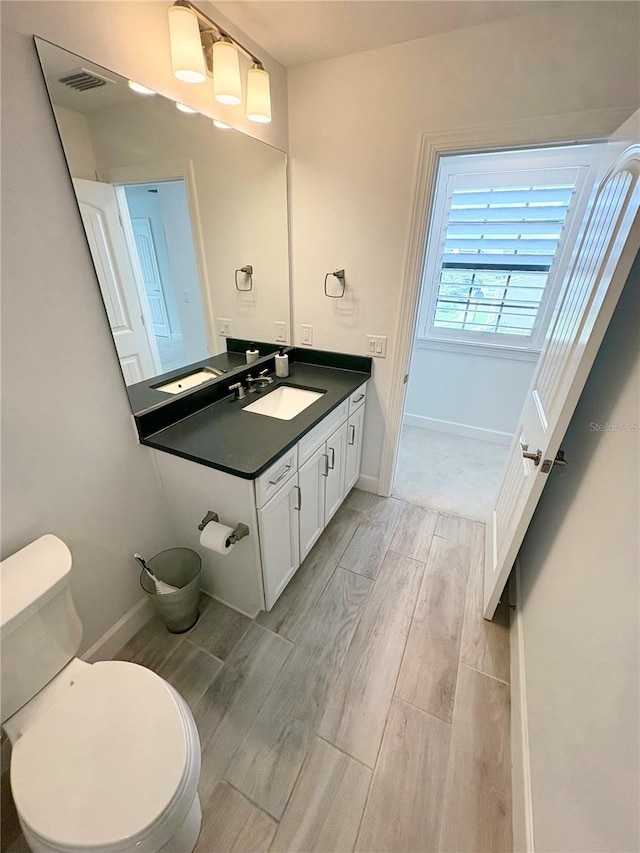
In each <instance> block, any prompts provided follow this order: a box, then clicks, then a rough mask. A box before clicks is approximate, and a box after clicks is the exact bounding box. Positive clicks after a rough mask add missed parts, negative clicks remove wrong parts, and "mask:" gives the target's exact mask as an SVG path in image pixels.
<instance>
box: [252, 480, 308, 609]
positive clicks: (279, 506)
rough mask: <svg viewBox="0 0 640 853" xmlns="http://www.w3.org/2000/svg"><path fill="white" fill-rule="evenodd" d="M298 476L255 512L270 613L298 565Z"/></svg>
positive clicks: (265, 594)
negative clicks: (256, 513) (258, 527)
mask: <svg viewBox="0 0 640 853" xmlns="http://www.w3.org/2000/svg"><path fill="white" fill-rule="evenodd" d="M299 500H300V489H299V486H298V475H297V474H293V476H291V477H290V478H289V480H288V481H286V482H285V484H284V485H283V486H282V488H281V489H280V491H279V492H278V493H277V494H276V495H274V496H273V497H272V498H271V500H269V501H267V503H266V504H265V505H264V506H263V507H261V508H260V509H259V510H258V524H259V526H260V553H261V557H262V577H263V583H264V598H265V606H266V609H267V610H270V609H271V608H272V607H273V605H274V603H275V602H276V601H277V599H278V596H279V595H280V593H281V592H282V590H283V589H284V588H285V586H286V585H287V584H288V583H289V581H290V580H291V578H292V577H293V575H294V574H295V573H296V571H297V569H298V566H299V565H300V544H299V543H300V536H299V532H298V506H299Z"/></svg>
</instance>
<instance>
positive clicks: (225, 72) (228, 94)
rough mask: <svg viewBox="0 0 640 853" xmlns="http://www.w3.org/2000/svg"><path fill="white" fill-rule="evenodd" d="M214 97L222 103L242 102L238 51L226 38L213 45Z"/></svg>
mask: <svg viewBox="0 0 640 853" xmlns="http://www.w3.org/2000/svg"><path fill="white" fill-rule="evenodd" d="M213 97H214V98H215V99H216V101H218V102H219V103H221V104H230V105H231V106H235V105H237V104H240V103H242V83H241V82H240V63H239V61H238V51H237V50H236V48H235V47H234V45H233V44H231V42H230V41H227V40H226V39H220V40H219V41H217V42H215V43H214V45H213Z"/></svg>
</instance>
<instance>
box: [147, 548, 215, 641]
mask: <svg viewBox="0 0 640 853" xmlns="http://www.w3.org/2000/svg"><path fill="white" fill-rule="evenodd" d="M147 565H148V566H149V567H150V568H151V570H152V571H153V573H154V574H155V576H156V577H157V578H158V580H161V581H164V582H165V583H168V584H171V586H175V587H178V589H177V590H176V591H175V592H166V593H157V592H156V588H155V586H154V583H153V580H152V579H151V578H150V577H149V575H147V574H146V572H140V586H141V587H142V589H143V590H144V591H145V592H146V593H147V595H148V596H149V598H150V599H151V603H152V604H153V606H154V607H155V609H156V611H157V612H158V615H159V616H160V617H161V618H162V620H163V622H164V624H165V625H166V626H167V628H168V629H169V631H171V633H172V634H182V633H183V632H184V631H188V630H189V628H193V626H194V625H195V624H196V622H197V621H198V616H199V615H200V609H199V604H200V568H201V566H202V560H201V559H200V556H199V555H198V554H196V552H195V551H192V550H191V549H190V548H168V549H167V550H166V551H161V552H160V553H159V554H156V555H155V557H152V558H151V559H150V560H147Z"/></svg>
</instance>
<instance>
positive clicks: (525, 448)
mask: <svg viewBox="0 0 640 853" xmlns="http://www.w3.org/2000/svg"><path fill="white" fill-rule="evenodd" d="M520 450H521V451H522V455H523V457H524V458H525V459H531V461H532V462H533V464H534V465H539V464H540V460H541V459H542V451H541V450H540V449H538V450H536V452H535V453H532V452H531V451H530V450H529V445H528V444H523V443H522V442H520Z"/></svg>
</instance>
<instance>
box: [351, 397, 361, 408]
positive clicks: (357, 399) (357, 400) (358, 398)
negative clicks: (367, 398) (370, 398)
mask: <svg viewBox="0 0 640 853" xmlns="http://www.w3.org/2000/svg"><path fill="white" fill-rule="evenodd" d="M360 400H364V394H360V396H359V397H356V399H355V400H352V401H351V402H352V403H353V404H354V406H355V404H356V403H359V402H360Z"/></svg>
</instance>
